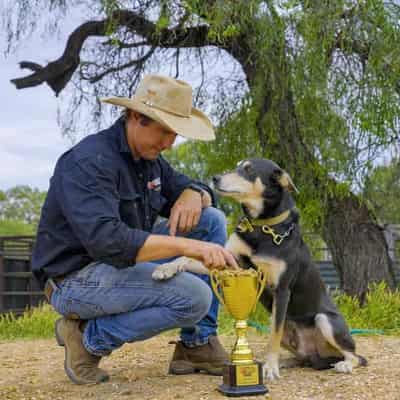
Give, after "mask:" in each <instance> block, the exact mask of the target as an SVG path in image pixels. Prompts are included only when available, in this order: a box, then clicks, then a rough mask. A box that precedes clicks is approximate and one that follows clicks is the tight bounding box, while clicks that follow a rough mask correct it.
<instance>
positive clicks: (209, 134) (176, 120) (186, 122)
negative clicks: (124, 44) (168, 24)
mask: <svg viewBox="0 0 400 400" xmlns="http://www.w3.org/2000/svg"><path fill="white" fill-rule="evenodd" d="M101 101H102V102H104V103H110V104H115V105H117V106H122V107H126V108H129V109H131V110H134V111H137V112H139V113H141V114H143V115H146V116H147V117H149V118H151V119H153V120H154V121H157V122H158V123H160V124H161V125H163V126H164V127H165V128H167V129H168V130H170V131H173V132H176V133H178V134H179V135H181V136H184V137H186V138H189V139H198V140H214V139H215V134H214V129H213V126H212V124H211V122H210V120H209V119H208V118H207V116H206V115H205V114H203V113H202V112H201V111H200V110H197V109H196V108H194V107H192V87H191V86H190V85H189V84H188V83H186V82H184V81H180V80H177V79H172V78H169V77H167V76H160V75H147V76H145V77H144V78H143V80H142V81H141V82H140V83H139V86H138V88H137V90H136V93H135V94H134V95H133V97H132V98H127V97H110V98H105V99H101Z"/></svg>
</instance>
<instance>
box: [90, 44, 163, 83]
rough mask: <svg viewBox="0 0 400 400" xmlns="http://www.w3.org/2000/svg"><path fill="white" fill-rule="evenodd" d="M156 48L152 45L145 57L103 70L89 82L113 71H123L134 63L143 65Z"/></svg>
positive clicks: (96, 80)
mask: <svg viewBox="0 0 400 400" xmlns="http://www.w3.org/2000/svg"><path fill="white" fill-rule="evenodd" d="M155 49H156V48H155V47H152V48H151V49H150V50H149V51H148V52H147V53H146V54H145V55H144V56H143V57H140V58H137V59H135V60H132V61H130V62H128V63H126V64H123V65H118V66H116V67H112V68H109V69H107V70H105V71H103V72H102V73H101V74H98V75H96V76H94V77H92V78H90V79H89V82H90V83H96V82H98V81H99V80H101V79H103V78H104V77H105V76H106V75H108V74H111V73H113V72H117V71H121V70H123V69H126V68H129V67H132V66H134V65H143V64H144V63H145V62H146V61H147V60H148V59H149V58H150V57H151V56H152V54H153V53H154V50H155Z"/></svg>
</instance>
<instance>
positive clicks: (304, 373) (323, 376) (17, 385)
mask: <svg viewBox="0 0 400 400" xmlns="http://www.w3.org/2000/svg"><path fill="white" fill-rule="evenodd" d="M171 339H173V337H171V336H159V337H156V338H154V339H151V340H148V341H145V342H141V343H134V344H129V345H125V346H123V348H121V349H120V350H118V351H116V352H114V353H113V354H112V355H111V356H110V357H107V358H105V359H104V360H103V361H102V367H103V368H105V369H106V370H107V371H109V373H110V375H111V380H110V381H109V382H107V383H103V384H100V385H93V386H77V385H74V384H72V383H70V381H69V380H68V378H67V377H66V375H65V373H64V370H63V360H64V350H63V349H62V348H61V347H58V346H57V345H56V343H55V340H34V341H16V342H6V343H0V399H1V400H16V399H18V400H24V399H30V400H39V399H51V400H64V399H65V400H67V399H68V400H79V399H85V400H92V399H96V400H97V399H98V400H103V399H104V400H111V399H121V400H125V399H126V400H129V399H135V400H137V399H149V400H150V399H151V400H172V399H185V400H186V399H188V400H191V399H193V400H213V399H223V398H224V396H222V395H221V394H220V393H219V392H218V391H217V390H216V388H217V386H218V385H219V384H220V383H221V377H211V376H207V375H203V374H196V375H186V376H170V375H168V374H167V365H168V361H169V358H170V357H171V354H172V350H173V345H170V344H168V342H169V341H170V340H171ZM232 340H233V339H232V338H231V337H223V338H222V341H223V342H224V344H225V345H226V346H230V345H231V344H232ZM250 343H251V346H252V348H253V350H254V351H255V353H256V355H257V357H258V358H261V357H262V355H263V351H264V350H265V338H263V337H262V336H258V335H254V336H251V337H250ZM357 345H358V352H359V353H360V354H362V355H364V356H365V357H366V358H367V359H368V361H369V366H368V367H367V368H360V369H357V370H356V371H355V372H354V373H353V374H352V375H342V374H337V373H335V372H333V371H323V372H317V371H313V370H311V369H299V368H293V369H285V370H281V375H282V378H281V379H280V380H279V381H278V382H276V383H268V384H267V385H268V388H269V391H270V393H269V397H265V396H255V397H248V399H265V398H267V399H274V400H291V399H296V400H302V399H307V400H311V399H312V400H330V399H335V400H337V399H346V400H353V399H354V400H362V399H385V400H400V338H393V337H357ZM286 356H287V355H286V354H285V353H283V357H286ZM245 398H246V397H245Z"/></svg>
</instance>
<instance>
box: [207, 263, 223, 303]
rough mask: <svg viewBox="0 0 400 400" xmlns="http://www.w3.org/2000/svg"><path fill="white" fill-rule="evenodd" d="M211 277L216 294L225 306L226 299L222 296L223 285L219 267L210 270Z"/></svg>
mask: <svg viewBox="0 0 400 400" xmlns="http://www.w3.org/2000/svg"><path fill="white" fill-rule="evenodd" d="M210 278H211V286H212V288H213V290H214V293H215V295H216V296H217V299H218V300H219V302H220V303H221V304H222V305H223V306H225V302H224V299H223V298H222V296H221V294H220V291H219V288H220V287H221V284H220V280H219V271H218V270H217V269H212V270H211V271H210Z"/></svg>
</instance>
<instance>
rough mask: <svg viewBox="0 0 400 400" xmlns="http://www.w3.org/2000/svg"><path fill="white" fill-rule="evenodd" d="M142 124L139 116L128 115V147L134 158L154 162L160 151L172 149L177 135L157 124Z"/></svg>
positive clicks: (134, 114) (135, 114) (152, 122)
mask: <svg viewBox="0 0 400 400" xmlns="http://www.w3.org/2000/svg"><path fill="white" fill-rule="evenodd" d="M143 122H144V121H143V120H142V117H141V116H140V114H138V113H135V112H131V113H130V115H129V117H128V120H127V124H126V132H127V141H128V145H129V147H130V149H131V150H132V153H133V155H134V157H135V158H143V159H145V160H155V159H156V158H157V157H158V156H159V155H160V153H161V152H162V151H164V150H167V149H170V148H171V147H172V145H173V144H174V141H175V139H176V136H177V135H176V133H175V132H171V131H169V130H167V129H166V128H164V127H163V126H162V125H160V124H159V123H158V122H155V121H151V122H148V121H146V122H147V123H143Z"/></svg>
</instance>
